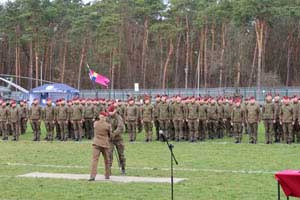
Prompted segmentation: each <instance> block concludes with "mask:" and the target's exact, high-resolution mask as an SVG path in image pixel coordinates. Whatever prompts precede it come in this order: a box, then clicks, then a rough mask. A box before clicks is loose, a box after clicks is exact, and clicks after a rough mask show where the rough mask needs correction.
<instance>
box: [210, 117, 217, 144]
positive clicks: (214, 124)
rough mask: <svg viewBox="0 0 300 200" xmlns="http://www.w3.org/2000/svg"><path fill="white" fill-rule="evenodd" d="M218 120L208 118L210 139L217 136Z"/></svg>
mask: <svg viewBox="0 0 300 200" xmlns="http://www.w3.org/2000/svg"><path fill="white" fill-rule="evenodd" d="M217 126H218V121H217V120H208V122H207V129H208V137H209V139H214V138H215V137H216V136H217Z"/></svg>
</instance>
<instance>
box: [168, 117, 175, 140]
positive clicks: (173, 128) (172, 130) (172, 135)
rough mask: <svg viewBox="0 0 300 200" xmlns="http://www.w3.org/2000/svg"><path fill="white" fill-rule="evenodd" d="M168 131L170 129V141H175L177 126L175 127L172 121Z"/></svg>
mask: <svg viewBox="0 0 300 200" xmlns="http://www.w3.org/2000/svg"><path fill="white" fill-rule="evenodd" d="M168 129H169V130H168V133H169V138H170V140H175V126H174V122H173V121H172V120H171V121H170V122H169V128H168Z"/></svg>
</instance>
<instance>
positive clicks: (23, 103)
mask: <svg viewBox="0 0 300 200" xmlns="http://www.w3.org/2000/svg"><path fill="white" fill-rule="evenodd" d="M20 112H21V121H20V130H21V134H25V133H26V129H27V119H28V107H27V103H26V100H24V101H21V102H20Z"/></svg>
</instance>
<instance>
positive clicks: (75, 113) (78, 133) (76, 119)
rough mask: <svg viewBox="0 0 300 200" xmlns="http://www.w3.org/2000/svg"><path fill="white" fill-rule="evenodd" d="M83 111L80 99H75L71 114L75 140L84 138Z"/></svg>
mask: <svg viewBox="0 0 300 200" xmlns="http://www.w3.org/2000/svg"><path fill="white" fill-rule="evenodd" d="M83 112H84V111H83V107H82V106H81V105H80V104H79V100H78V99H76V100H75V101H74V105H73V106H72V109H71V115H70V119H71V123H72V126H73V129H74V134H75V141H81V139H82V122H83ZM99 113H100V112H99Z"/></svg>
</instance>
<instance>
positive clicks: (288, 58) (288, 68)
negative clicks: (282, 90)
mask: <svg viewBox="0 0 300 200" xmlns="http://www.w3.org/2000/svg"><path fill="white" fill-rule="evenodd" d="M291 55H292V34H291V33H289V37H288V55H287V64H286V83H285V86H286V87H288V86H289V84H290V71H291Z"/></svg>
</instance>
